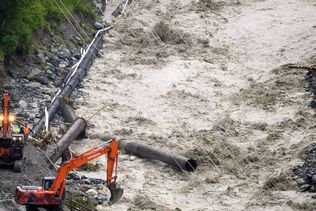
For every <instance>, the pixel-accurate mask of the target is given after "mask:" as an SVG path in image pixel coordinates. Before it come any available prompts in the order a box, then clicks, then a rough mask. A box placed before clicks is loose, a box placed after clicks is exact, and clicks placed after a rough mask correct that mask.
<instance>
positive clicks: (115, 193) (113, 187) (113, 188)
mask: <svg viewBox="0 0 316 211" xmlns="http://www.w3.org/2000/svg"><path fill="white" fill-rule="evenodd" d="M108 188H109V190H110V193H111V198H110V201H109V204H115V203H116V202H117V201H118V200H120V198H121V197H122V196H123V189H122V188H120V187H118V185H117V184H116V183H115V182H113V183H111V184H110V185H108Z"/></svg>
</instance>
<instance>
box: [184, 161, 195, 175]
mask: <svg viewBox="0 0 316 211" xmlns="http://www.w3.org/2000/svg"><path fill="white" fill-rule="evenodd" d="M196 168H197V162H196V160H193V159H189V160H188V161H187V162H186V163H185V169H186V170H187V171H188V172H194V171H195V170H196Z"/></svg>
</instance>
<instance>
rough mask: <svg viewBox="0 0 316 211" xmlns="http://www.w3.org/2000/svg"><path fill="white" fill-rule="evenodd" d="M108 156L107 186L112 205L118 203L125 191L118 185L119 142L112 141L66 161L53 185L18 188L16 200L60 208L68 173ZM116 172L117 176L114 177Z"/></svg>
mask: <svg viewBox="0 0 316 211" xmlns="http://www.w3.org/2000/svg"><path fill="white" fill-rule="evenodd" d="M104 154H107V155H108V158H107V179H106V181H107V185H108V188H109V190H110V192H111V198H110V204H113V203H115V202H117V201H118V200H119V199H120V198H121V197H122V195H123V189H121V188H119V187H118V186H117V184H116V172H117V159H118V141H117V140H115V139H112V140H111V141H110V143H109V144H108V143H105V144H102V145H100V146H98V147H95V148H92V149H90V150H88V151H86V152H84V153H82V154H79V155H77V156H75V157H73V158H72V159H71V160H69V161H66V162H65V163H64V164H63V165H62V166H61V167H60V168H59V169H58V171H57V173H56V176H55V178H54V180H53V181H51V182H52V183H50V184H49V185H47V184H45V183H46V182H43V187H34V186H18V187H17V188H16V195H15V200H16V202H17V203H18V204H22V205H32V206H37V207H58V206H61V205H62V203H63V198H64V194H65V182H66V181H65V178H66V177H67V175H68V173H69V172H70V171H72V170H74V169H76V168H78V167H80V166H82V165H83V164H85V163H87V162H89V161H91V160H93V159H95V158H98V157H100V156H101V155H104ZM113 171H115V176H113Z"/></svg>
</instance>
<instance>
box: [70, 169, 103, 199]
mask: <svg viewBox="0 0 316 211" xmlns="http://www.w3.org/2000/svg"><path fill="white" fill-rule="evenodd" d="M66 183H67V185H66V187H67V191H69V192H71V193H72V194H73V193H76V196H79V197H80V196H81V197H85V198H88V199H90V200H91V201H92V202H93V203H94V205H100V204H107V203H108V201H109V195H108V194H107V192H108V188H107V185H106V180H103V179H97V178H88V177H86V176H84V175H82V176H80V175H79V174H77V173H73V172H71V173H70V174H69V175H68V177H67V182H66Z"/></svg>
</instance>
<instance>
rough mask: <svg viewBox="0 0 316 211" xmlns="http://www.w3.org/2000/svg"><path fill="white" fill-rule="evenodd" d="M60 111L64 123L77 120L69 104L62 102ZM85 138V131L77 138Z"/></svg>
mask: <svg viewBox="0 0 316 211" xmlns="http://www.w3.org/2000/svg"><path fill="white" fill-rule="evenodd" d="M61 109H62V113H63V117H64V119H65V121H66V122H68V123H73V122H74V121H75V120H76V119H77V116H76V112H75V110H74V109H73V108H72V107H71V106H70V105H69V104H67V103H65V102H63V103H62V105H61ZM85 136H86V130H85V129H84V130H83V131H82V132H81V133H80V134H79V136H78V137H77V138H84V137H85Z"/></svg>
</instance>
